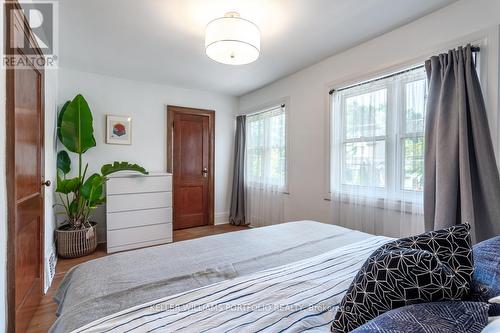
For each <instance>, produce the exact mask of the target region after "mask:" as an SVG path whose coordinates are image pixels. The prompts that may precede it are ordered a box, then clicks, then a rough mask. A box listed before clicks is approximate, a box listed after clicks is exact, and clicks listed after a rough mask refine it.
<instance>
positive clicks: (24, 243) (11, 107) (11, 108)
mask: <svg viewBox="0 0 500 333" xmlns="http://www.w3.org/2000/svg"><path fill="white" fill-rule="evenodd" d="M7 23H8V24H7V31H8V32H7V36H10V38H22V37H23V36H22V35H21V37H20V36H19V35H20V34H26V32H25V29H24V28H25V27H26V26H25V27H24V28H23V24H25V21H24V18H23V17H19V16H13V17H12V20H11V19H10V18H9V19H8V21H7ZM26 37H27V39H28V40H30V41H32V39H30V37H31V36H26ZM32 42H33V41H32ZM11 45H12V44H11ZM34 45H35V44H34ZM14 53H15V54H16V56H18V57H20V58H23V59H26V56H25V55H24V54H23V53H22V51H21V50H20V49H16V50H14ZM30 57H33V55H30ZM34 57H36V58H39V59H40V57H41V52H40V54H38V55H35V56H34ZM41 63H43V62H41ZM43 82H44V71H43V68H37V67H33V66H27V67H22V68H19V67H14V68H8V69H7V82H6V87H7V114H6V120H7V121H6V126H7V165H6V167H7V170H6V171H7V191H8V192H7V198H8V199H7V200H8V249H7V251H8V253H7V256H8V259H7V260H8V268H7V269H8V312H9V315H8V328H9V332H24V331H25V330H26V328H27V326H28V324H29V322H30V320H31V318H32V316H33V314H34V312H35V310H36V307H37V306H38V303H39V302H40V298H41V296H42V293H43V233H44V219H43V192H44V184H43V183H42V177H43V165H44V155H43V142H44V131H43V128H44V116H43V103H44V101H43V98H44V97H43V91H44V90H43ZM47 184H48V185H50V183H47Z"/></svg>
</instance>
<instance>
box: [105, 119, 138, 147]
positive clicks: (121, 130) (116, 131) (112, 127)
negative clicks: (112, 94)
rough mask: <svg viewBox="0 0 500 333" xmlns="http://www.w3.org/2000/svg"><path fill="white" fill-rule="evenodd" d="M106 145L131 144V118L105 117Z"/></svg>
mask: <svg viewBox="0 0 500 333" xmlns="http://www.w3.org/2000/svg"><path fill="white" fill-rule="evenodd" d="M106 143H109V144H115V145H130V144H132V118H131V117H128V116H114V115H109V114H108V115H107V116H106Z"/></svg>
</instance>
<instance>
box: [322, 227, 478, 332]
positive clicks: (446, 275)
mask: <svg viewBox="0 0 500 333" xmlns="http://www.w3.org/2000/svg"><path fill="white" fill-rule="evenodd" d="M469 231H470V226H469V225H465V224H463V225H457V226H453V227H451V228H448V229H444V230H439V231H431V232H429V233H425V234H422V235H419V236H414V237H409V238H403V239H400V240H396V241H394V242H391V243H388V244H385V245H383V246H382V247H380V248H379V249H378V250H376V251H375V252H374V253H372V255H371V256H370V257H369V258H368V260H367V261H366V262H365V263H364V265H363V267H362V268H361V269H360V271H359V272H358V274H357V275H356V277H355V278H354V280H353V282H352V284H351V286H350V287H349V289H348V290H347V293H346V295H345V296H344V298H343V299H342V301H341V302H340V306H339V308H338V310H337V312H336V314H335V318H334V320H333V323H332V327H331V330H332V332H349V331H351V330H353V329H355V328H357V327H359V326H361V325H363V324H364V323H366V322H368V321H370V320H372V319H373V318H375V317H377V316H379V315H381V314H382V313H384V312H387V311H389V310H392V309H396V308H399V307H402V306H405V305H409V304H416V303H424V302H435V301H443V300H460V299H462V298H464V297H465V296H467V293H468V292H469V285H470V281H471V275H472V272H473V263H472V250H471V242H470V233H469Z"/></svg>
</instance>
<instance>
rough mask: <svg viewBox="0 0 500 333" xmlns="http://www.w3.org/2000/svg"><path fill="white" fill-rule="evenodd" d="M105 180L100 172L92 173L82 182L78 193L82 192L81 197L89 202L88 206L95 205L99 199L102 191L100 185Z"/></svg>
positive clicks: (101, 185)
mask: <svg viewBox="0 0 500 333" xmlns="http://www.w3.org/2000/svg"><path fill="white" fill-rule="evenodd" d="M105 181H106V178H104V177H103V176H101V175H100V174H97V173H94V174H93V175H92V176H90V177H89V178H88V179H87V180H86V181H85V183H83V186H82V188H81V189H80V193H81V194H82V197H84V198H85V200H87V201H88V202H89V206H90V207H94V206H96V204H97V203H98V202H99V201H100V200H101V198H102V192H103V190H102V187H103V185H104V182H105Z"/></svg>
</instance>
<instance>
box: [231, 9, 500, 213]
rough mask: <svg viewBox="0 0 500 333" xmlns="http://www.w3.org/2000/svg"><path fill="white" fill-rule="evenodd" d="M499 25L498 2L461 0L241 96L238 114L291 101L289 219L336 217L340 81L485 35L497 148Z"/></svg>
mask: <svg viewBox="0 0 500 333" xmlns="http://www.w3.org/2000/svg"><path fill="white" fill-rule="evenodd" d="M499 23H500V1H497V0H474V1H471V0H461V1H458V2H456V3H454V4H452V5H450V6H448V7H445V8H443V9H442V10H439V11H437V12H434V13H432V14H430V15H428V16H426V17H424V18H422V19H419V20H417V21H415V22H413V23H411V24H409V25H406V26H404V27H401V28H399V29H397V30H394V31H392V32H390V33H387V34H385V35H383V36H381V37H378V38H376V39H374V40H371V41H369V42H366V43H364V44H361V45H359V46H357V47H354V48H352V49H350V50H347V51H345V52H343V53H341V54H338V55H335V56H332V57H330V58H328V59H325V60H324V61H322V62H319V63H317V64H315V65H313V66H311V67H308V68H306V69H304V70H301V71H299V72H297V73H295V74H293V75H291V76H289V77H286V78H284V79H281V80H279V81H277V82H275V83H273V84H271V85H269V86H267V87H264V88H262V89H259V90H257V91H255V92H252V93H250V94H247V95H245V96H242V97H241V98H240V105H239V112H240V113H245V112H246V111H247V110H253V109H255V107H256V106H259V105H265V104H267V103H268V102H269V101H274V100H277V99H280V98H282V97H289V98H290V104H289V105H287V109H288V110H289V114H290V119H289V128H290V133H291V136H290V155H289V173H290V174H289V191H290V195H289V196H287V199H286V202H285V218H286V220H287V221H291V220H301V219H313V220H318V221H322V222H327V223H331V222H332V215H331V212H330V204H329V202H327V201H325V200H324V198H325V192H326V189H327V184H328V172H327V170H328V149H327V148H328V140H329V139H328V127H327V126H328V116H327V115H328V90H329V88H331V87H332V86H335V85H336V84H337V85H338V84H341V83H346V82H348V81H351V82H352V81H353V80H355V79H360V78H363V77H364V78H365V79H366V78H367V75H368V76H369V75H376V74H381V73H383V72H384V71H386V70H387V69H392V70H394V69H397V68H404V66H408V65H412V64H415V62H416V61H419V62H423V60H424V59H426V58H427V57H429V56H430V55H434V54H436V53H439V52H442V51H444V50H446V49H448V48H453V47H456V46H458V45H459V44H462V43H467V42H469V41H478V40H480V41H481V43H482V44H481V48H482V49H481V59H482V67H483V68H486V67H487V71H484V70H483V71H482V73H481V75H482V81H483V83H484V86H483V87H484V88H485V90H486V96H487V105H488V109H489V120H490V128H491V130H492V134H493V140H494V143H495V144H496V146H497V150H498V144H497V143H498V138H499V136H498V135H497V132H498V130H497V129H498V121H499V117H498V62H499V58H498V38H499V37H498V36H499V34H498V24H499ZM492 27H493V28H492ZM477 31H479V32H478V33H474V32H477ZM471 33H472V34H471ZM332 38H335V35H334V34H333V35H332ZM325 42H328V41H325ZM498 155H499V154H497V157H498Z"/></svg>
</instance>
